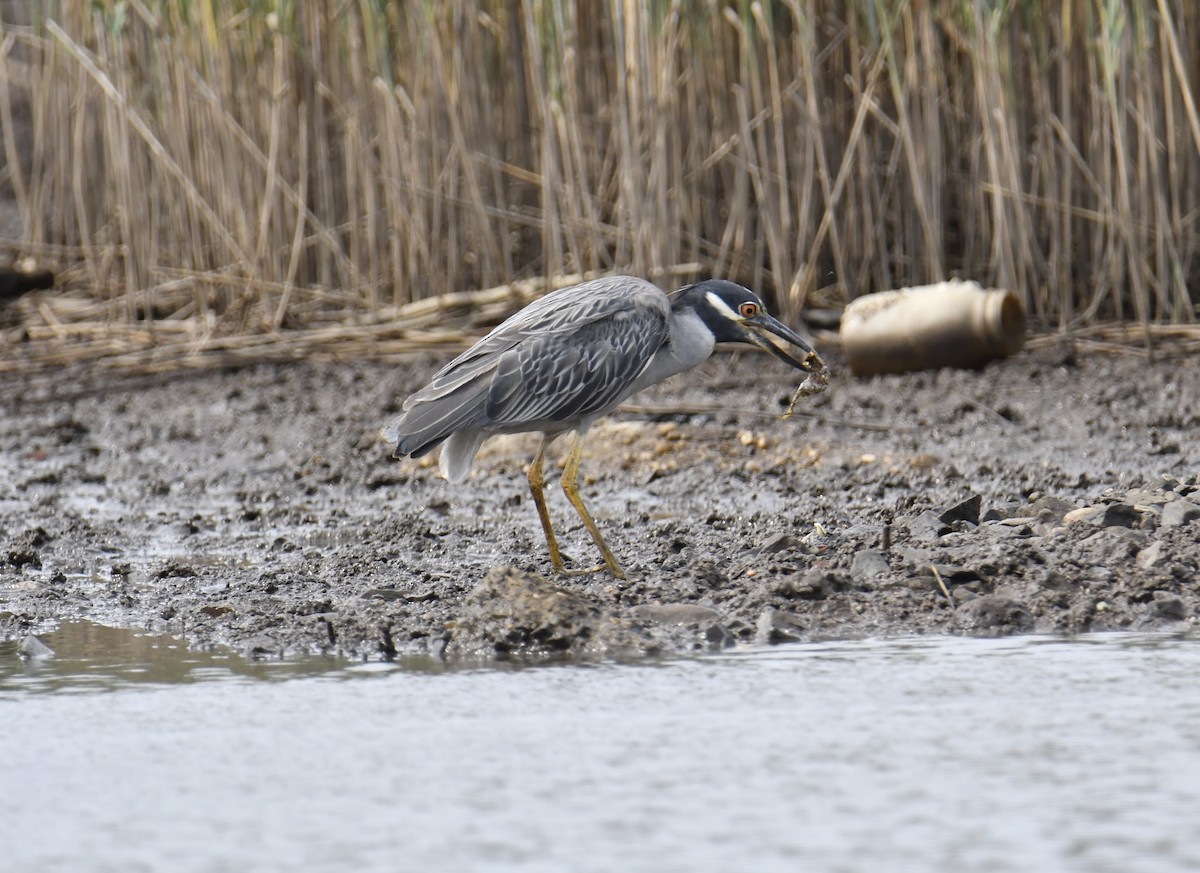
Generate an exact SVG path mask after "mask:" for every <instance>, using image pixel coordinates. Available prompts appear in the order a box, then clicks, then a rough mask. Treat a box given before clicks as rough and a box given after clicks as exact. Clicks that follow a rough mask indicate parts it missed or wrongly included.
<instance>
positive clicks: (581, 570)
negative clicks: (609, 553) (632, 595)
mask: <svg viewBox="0 0 1200 873" xmlns="http://www.w3.org/2000/svg"><path fill="white" fill-rule="evenodd" d="M564 557H566V558H567V559H568V560H569V559H570V556H569V555H567V556H564ZM551 563H554V572H556V573H559V574H561V575H563V576H590V575H591V574H593V573H603V572H604V571H605V570H607V571H608V572H610V573H612V574H613V576H615V577H616V578H618V579H624V578H625V571H624V570H622V569H621V565H620V564H618V563H617V562H616V561H615V560H613V561H609V562H606V563H603V564H597V565H596V566H594V567H568V566H566V565H565V564H563V563H562V562H551Z"/></svg>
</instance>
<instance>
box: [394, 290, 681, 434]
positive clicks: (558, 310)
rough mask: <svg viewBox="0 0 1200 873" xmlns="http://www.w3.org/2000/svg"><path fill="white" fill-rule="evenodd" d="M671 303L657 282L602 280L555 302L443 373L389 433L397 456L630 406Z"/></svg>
mask: <svg viewBox="0 0 1200 873" xmlns="http://www.w3.org/2000/svg"><path fill="white" fill-rule="evenodd" d="M669 312H670V302H669V300H668V298H667V296H666V294H664V293H663V292H662V291H661V290H659V289H658V288H657V287H655V286H654V285H651V284H650V283H649V282H645V281H643V280H641V279H635V278H631V277H627V276H613V277H608V278H604V279H595V280H593V281H590V282H584V283H583V284H581V285H575V286H572V287H570V288H563V289H560V290H558V291H555V292H552V293H551V294H547V295H546V296H545V297H542V298H541V299H539V300H536V301H534V302H533V303H531V304H530V305H528V306H526V307H525V308H524V309H522V310H521V311H520V312H518V313H516V314H515V315H514V316H512V317H511V318H509V319H508V320H507V321H505V322H504V323H503V324H501V325H499V326H498V327H496V328H495V329H494V330H493V331H492V332H491V333H489V334H488V335H487V336H485V337H484V338H483V339H481V340H480V341H479V342H478V343H476V344H475V345H474V346H472V347H471V348H470V349H468V350H467V351H466V352H464V353H463V354H461V355H459V356H458V357H457V358H455V359H454V360H453V361H451V362H450V363H449V364H447V365H446V366H445V367H443V368H442V369H441V370H440V371H439V372H438V373H437V374H436V375H435V376H434V377H433V379H432V380H431V381H430V382H429V384H428V385H426V386H425V387H424V388H422V389H421V390H420V391H418V392H416V393H415V394H413V395H412V396H411V397H409V398H408V400H406V401H405V403H404V410H405V411H404V413H403V414H402V415H401V416H400V417H399V418H397V419H396V420H395V421H393V422H392V423H391V424H390V425H389V426H388V427H387V428H386V429H385V435H386V436H387V438H388V439H389V440H395V441H396V442H397V446H396V453H397V454H409V453H412V452H417V453H423V452H424V451H429V450H430V449H432V448H433V446H435V445H437V443H438V442H440V441H441V440H443V439H445V438H446V437H447V436H449V435H450V434H451V433H453V432H454V431H456V430H461V429H464V428H494V429H505V428H519V427H520V426H522V425H524V424H537V423H539V422H547V421H563V420H569V419H572V418H575V417H577V416H583V415H589V414H592V413H595V412H598V411H602V410H603V409H604V408H605V407H607V406H609V405H610V404H612V403H613V402H616V401H618V400H620V398H621V396H622V393H623V392H624V391H625V390H627V389H628V388H629V386H630V385H631V384H632V383H633V381H634V380H635V379H636V378H637V376H638V375H639V374H640V373H641V372H642V370H643V369H645V367H646V365H647V364H648V363H649V362H650V360H651V359H652V358H653V357H654V354H655V352H657V350H658V348H659V347H660V346H661V345H662V343H663V341H664V340H665V338H666V336H667V326H666V325H667V316H668V314H669Z"/></svg>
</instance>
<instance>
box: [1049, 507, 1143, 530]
mask: <svg viewBox="0 0 1200 873" xmlns="http://www.w3.org/2000/svg"><path fill="white" fill-rule="evenodd" d="M1141 518H1142V516H1141V513H1139V512H1138V511H1137V510H1136V509H1135V508H1134V507H1133V506H1132V505H1131V504H1128V503H1101V504H1098V505H1096V506H1084V507H1082V508H1080V509H1072V510H1071V511H1070V512H1068V513H1067V514H1066V515H1064V516H1063V523H1064V524H1067V525H1072V524H1091V525H1095V526H1096V527H1137V526H1138V525H1139V523H1140V522H1141Z"/></svg>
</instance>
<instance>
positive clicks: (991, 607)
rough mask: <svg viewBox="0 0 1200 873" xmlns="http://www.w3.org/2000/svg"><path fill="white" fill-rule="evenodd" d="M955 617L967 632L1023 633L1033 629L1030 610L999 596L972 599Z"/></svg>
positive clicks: (956, 611) (956, 612) (960, 608)
mask: <svg viewBox="0 0 1200 873" xmlns="http://www.w3.org/2000/svg"><path fill="white" fill-rule="evenodd" d="M955 615H956V616H957V617H958V619H959V621H961V622H962V624H963V626H964V627H965V628H966V629H967V630H971V631H975V632H976V633H989V634H1007V633H1021V632H1026V631H1029V630H1032V628H1033V618H1032V616H1030V614H1029V610H1028V609H1026V608H1025V607H1024V606H1023V605H1022V604H1020V603H1018V602H1017V601H1015V600H1010V599H1009V598H1007V597H1004V596H1002V595H999V594H984V595H981V596H979V597H975V598H972V599H971V600H968V601H967V602H966V603H964V604H962V605H961V606H959V607H958V609H956V610H955Z"/></svg>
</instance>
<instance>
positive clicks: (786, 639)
mask: <svg viewBox="0 0 1200 873" xmlns="http://www.w3.org/2000/svg"><path fill="white" fill-rule="evenodd" d="M803 630H804V624H803V623H802V622H801V621H800V619H799V618H797V617H796V616H794V615H792V614H791V613H787V612H780V611H779V610H778V609H772V608H771V607H767V608H766V609H764V610H763V611H762V612H761V613H760V614H759V616H758V622H757V627H756V631H757V632H756V634H755V639H756V641H757V642H759V643H770V644H772V645H776V644H778V643H798V642H800V640H801V639H802V637H801V635H800V634H801V632H802V631H803Z"/></svg>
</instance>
